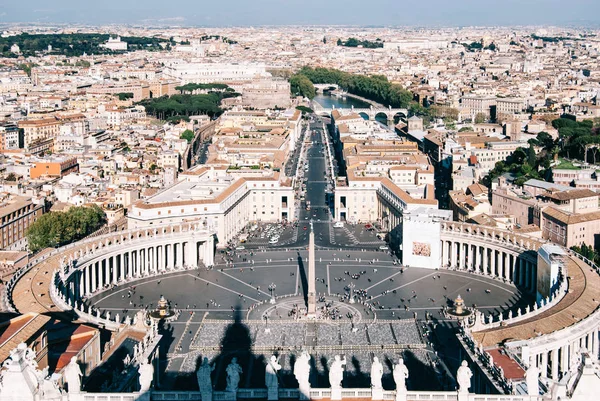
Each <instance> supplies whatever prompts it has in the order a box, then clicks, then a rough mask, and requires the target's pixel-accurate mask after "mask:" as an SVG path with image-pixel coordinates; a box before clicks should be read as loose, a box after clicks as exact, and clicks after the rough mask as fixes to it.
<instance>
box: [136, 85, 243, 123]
mask: <svg viewBox="0 0 600 401" xmlns="http://www.w3.org/2000/svg"><path fill="white" fill-rule="evenodd" d="M194 85H197V84H194ZM213 85H214V84H213ZM183 90H184V91H185V90H186V89H183ZM239 95H240V94H239V93H236V92H231V91H227V90H224V91H220V92H215V91H210V92H209V93H202V94H198V95H191V94H180V95H172V96H161V97H157V98H151V99H144V100H142V101H141V102H139V103H137V104H139V105H142V106H144V107H145V108H146V113H148V114H150V115H152V116H154V117H156V118H158V119H161V120H167V121H171V122H179V121H181V120H184V121H189V117H190V116H193V115H199V114H205V115H208V116H209V117H211V118H213V117H218V116H219V115H221V113H223V109H221V107H220V104H221V100H223V99H226V98H230V97H237V96H239Z"/></svg>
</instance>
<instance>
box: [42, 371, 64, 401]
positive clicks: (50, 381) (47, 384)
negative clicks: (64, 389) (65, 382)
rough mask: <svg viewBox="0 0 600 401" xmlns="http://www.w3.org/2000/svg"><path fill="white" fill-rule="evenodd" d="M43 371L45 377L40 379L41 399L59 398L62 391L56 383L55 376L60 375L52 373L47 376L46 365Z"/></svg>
mask: <svg viewBox="0 0 600 401" xmlns="http://www.w3.org/2000/svg"><path fill="white" fill-rule="evenodd" d="M43 372H44V376H45V377H44V378H43V379H42V380H41V381H40V392H41V395H42V399H48V400H51V399H56V398H60V396H61V394H62V393H61V391H60V389H59V388H58V383H57V382H56V381H57V377H56V376H58V377H60V375H52V376H49V377H48V367H46V368H45V369H44V370H43Z"/></svg>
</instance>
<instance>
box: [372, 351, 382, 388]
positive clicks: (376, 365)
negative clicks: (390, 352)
mask: <svg viewBox="0 0 600 401" xmlns="http://www.w3.org/2000/svg"><path fill="white" fill-rule="evenodd" d="M382 376H383V365H382V364H381V362H379V358H377V357H376V356H374V357H373V363H372V364H371V387H372V388H374V389H381V388H383V385H382V384H381V377H382Z"/></svg>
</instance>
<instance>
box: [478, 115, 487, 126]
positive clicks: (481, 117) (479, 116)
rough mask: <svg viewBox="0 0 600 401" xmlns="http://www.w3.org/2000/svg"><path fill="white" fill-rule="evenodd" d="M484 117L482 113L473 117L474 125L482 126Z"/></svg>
mask: <svg viewBox="0 0 600 401" xmlns="http://www.w3.org/2000/svg"><path fill="white" fill-rule="evenodd" d="M486 119H487V118H486V116H485V114H483V113H477V114H476V115H475V124H483V123H484V122H485V121H486Z"/></svg>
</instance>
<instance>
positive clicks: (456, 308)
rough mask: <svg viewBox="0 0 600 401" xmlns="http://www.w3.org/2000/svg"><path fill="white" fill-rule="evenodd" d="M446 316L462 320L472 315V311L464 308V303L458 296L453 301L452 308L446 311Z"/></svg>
mask: <svg viewBox="0 0 600 401" xmlns="http://www.w3.org/2000/svg"><path fill="white" fill-rule="evenodd" d="M446 314H447V315H448V316H449V317H451V318H456V319H464V318H466V317H469V316H471V315H472V314H473V310H472V309H469V308H466V307H465V301H464V300H463V299H462V297H461V296H460V294H459V295H458V296H457V297H456V298H455V299H454V305H453V306H452V308H450V309H449V310H447V311H446Z"/></svg>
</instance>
